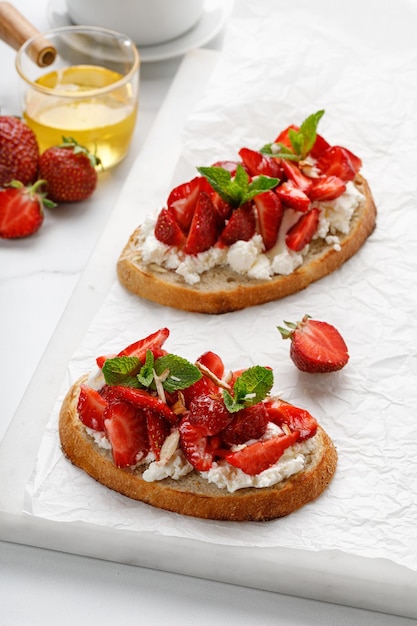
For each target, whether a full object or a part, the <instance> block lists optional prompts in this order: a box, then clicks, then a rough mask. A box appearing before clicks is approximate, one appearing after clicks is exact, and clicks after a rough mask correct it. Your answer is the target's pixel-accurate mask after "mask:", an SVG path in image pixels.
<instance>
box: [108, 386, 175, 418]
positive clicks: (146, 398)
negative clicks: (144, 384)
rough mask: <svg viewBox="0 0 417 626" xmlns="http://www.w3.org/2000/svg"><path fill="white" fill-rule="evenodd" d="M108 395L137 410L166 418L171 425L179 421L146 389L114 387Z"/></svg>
mask: <svg viewBox="0 0 417 626" xmlns="http://www.w3.org/2000/svg"><path fill="white" fill-rule="evenodd" d="M108 395H110V396H111V398H113V399H114V398H115V399H117V400H122V401H123V402H128V403H129V404H131V405H133V406H134V407H135V408H136V409H141V410H147V409H150V410H151V411H155V412H156V413H158V414H159V415H161V416H162V417H164V418H165V419H166V420H167V421H168V422H169V423H170V424H172V425H175V424H176V423H177V421H178V419H177V416H176V415H175V413H173V411H172V410H171V408H170V407H169V406H168V405H167V404H166V403H165V402H162V400H160V399H159V398H157V397H156V396H152V395H151V394H150V393H148V392H147V391H145V390H144V389H136V388H135V387H122V386H121V385H113V386H111V387H110V388H109V391H108Z"/></svg>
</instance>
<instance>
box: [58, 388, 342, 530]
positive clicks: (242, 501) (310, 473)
mask: <svg viewBox="0 0 417 626" xmlns="http://www.w3.org/2000/svg"><path fill="white" fill-rule="evenodd" d="M85 380H86V377H82V378H80V379H79V380H78V381H77V382H76V383H74V385H73V386H72V387H71V388H70V390H69V391H68V393H67V395H66V397H65V399H64V401H63V404H62V408H61V412H60V418H59V435H60V439H61V446H62V450H63V452H64V454H65V456H66V457H67V458H68V459H69V460H70V461H71V462H72V463H73V464H74V465H76V466H77V467H78V468H80V469H82V470H84V471H85V472H87V474H89V475H90V476H91V477H92V478H94V479H95V480H96V481H98V482H99V483H101V484H102V485H104V486H106V487H108V488H109V489H112V490H114V491H117V492H119V493H121V494H123V495H125V496H127V497H129V498H132V499H134V500H140V501H142V502H145V503H146V504H150V505H152V506H154V507H157V508H160V509H165V510H167V511H173V512H175V513H180V514H182V515H189V516H192V517H199V518H203V519H213V520H228V521H250V520H254V521H264V520H271V519H275V518H278V517H283V516H285V515H288V514H289V513H291V512H292V511H295V510H296V509H298V508H300V507H302V506H303V505H305V504H306V503H308V502H310V501H312V500H314V499H315V498H317V497H318V496H319V495H320V494H321V493H322V492H323V491H324V490H325V489H326V487H327V486H328V484H329V483H330V481H331V479H332V477H333V475H334V473H335V470H336V464H337V452H336V449H335V446H334V445H333V442H332V441H331V439H330V437H329V436H328V435H327V433H326V432H325V431H324V430H323V429H322V428H321V427H320V426H319V428H318V431H317V434H316V435H315V438H314V441H315V444H316V446H315V448H314V450H313V452H311V453H310V454H309V455H308V458H307V462H306V466H305V468H304V469H303V470H302V471H300V472H298V473H297V474H295V475H293V476H291V477H290V478H288V479H286V480H284V481H283V482H281V483H278V484H276V485H274V486H272V487H265V488H260V489H259V488H244V489H240V490H238V491H235V492H233V493H230V492H228V491H227V490H226V489H219V488H218V487H217V486H216V485H214V484H210V483H208V482H207V481H206V480H204V479H203V478H202V477H201V476H200V475H199V474H198V473H197V472H195V471H192V472H191V473H190V474H188V475H187V476H185V477H183V478H181V479H179V480H174V479H171V478H165V479H164V480H161V481H155V482H146V481H145V480H144V479H143V478H142V473H143V471H144V468H142V469H141V466H139V467H138V468H136V469H120V468H117V467H116V466H115V465H114V463H113V461H112V457H111V453H110V452H109V451H108V450H104V449H103V448H100V447H98V446H97V445H96V443H95V442H94V440H93V438H92V437H90V436H89V434H88V433H87V431H86V429H85V427H84V426H83V424H82V422H81V421H80V419H79V417H78V412H77V401H78V396H79V391H80V384H81V383H82V382H85Z"/></svg>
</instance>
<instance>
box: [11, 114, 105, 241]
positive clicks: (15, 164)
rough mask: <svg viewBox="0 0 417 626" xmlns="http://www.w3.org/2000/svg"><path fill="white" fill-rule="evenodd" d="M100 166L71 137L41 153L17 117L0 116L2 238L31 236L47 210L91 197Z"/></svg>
mask: <svg viewBox="0 0 417 626" xmlns="http://www.w3.org/2000/svg"><path fill="white" fill-rule="evenodd" d="M99 163H100V161H99V159H98V158H97V157H95V156H94V155H92V154H90V153H89V152H88V150H87V149H86V148H84V147H83V146H80V145H79V144H78V143H77V142H76V141H75V140H74V139H71V138H63V143H62V144H61V145H60V146H54V147H52V148H49V149H48V150H45V152H43V153H42V154H40V153H39V147H38V143H37V140H36V136H35V134H34V133H33V131H32V130H31V128H29V126H27V125H26V124H25V123H23V122H22V121H21V120H20V119H19V118H17V117H12V116H0V237H2V238H4V239H16V238H21V237H28V236H29V235H33V234H34V233H35V232H37V231H38V230H39V228H40V226H41V225H42V223H43V220H44V208H45V207H47V208H53V207H55V206H56V204H57V203H61V202H79V201H81V200H86V199H87V198H89V197H90V196H91V194H92V193H93V191H94V190H95V188H96V185H97V172H96V167H97V165H99Z"/></svg>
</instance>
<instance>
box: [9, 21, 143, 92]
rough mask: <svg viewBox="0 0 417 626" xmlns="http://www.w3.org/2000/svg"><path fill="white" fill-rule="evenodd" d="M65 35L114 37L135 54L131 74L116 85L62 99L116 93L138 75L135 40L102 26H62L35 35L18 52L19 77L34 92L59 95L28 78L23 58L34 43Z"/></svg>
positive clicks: (137, 56)
mask: <svg viewBox="0 0 417 626" xmlns="http://www.w3.org/2000/svg"><path fill="white" fill-rule="evenodd" d="M65 33H68V34H76V33H80V34H82V33H87V34H88V33H91V34H93V35H94V34H100V33H101V34H103V35H105V36H108V37H112V38H113V39H117V40H119V41H124V42H126V43H127V44H128V45H129V47H130V49H131V51H132V54H133V59H132V67H131V68H130V70H129V72H128V73H127V74H125V75H124V76H122V77H121V78H120V79H119V80H117V81H115V82H114V83H111V84H110V85H106V86H105V87H99V88H95V89H89V90H85V91H83V92H82V94H77V93H73V94H71V95H67V96H66V95H65V94H61V93H60V94H59V96H60V97H62V98H66V97H67V98H71V99H72V100H73V99H74V100H75V99H82V98H86V97H88V96H93V95H97V94H104V93H106V92H109V91H114V90H115V89H117V88H118V87H122V86H124V85H125V84H126V83H128V82H130V81H131V80H132V77H133V76H134V74H136V73H137V71H138V69H139V65H140V55H139V51H138V49H137V47H136V44H135V43H134V42H133V40H132V39H131V38H130V37H128V35H125V34H124V33H120V32H118V31H114V30H111V29H109V28H102V27H100V26H77V25H74V26H62V27H60V28H54V29H52V30H48V31H45V32H42V33H38V34H36V35H33V36H32V37H30V38H29V39H27V40H26V41H25V42H24V43H23V44H22V46H21V47H20V48H19V50H18V52H17V55H16V60H15V66H16V70H17V72H18V74H19V76H20V77H21V78H22V80H23V81H24V82H25V83H26V84H28V85H30V86H31V87H32V88H33V89H34V90H36V91H38V92H40V93H43V94H47V95H55V96H56V95H57V92H56V90H55V89H52V88H50V87H44V86H43V85H39V84H38V83H36V82H35V81H33V80H31V79H30V78H29V77H28V76H26V74H25V73H24V72H23V70H22V67H21V60H22V58H23V56H24V55H25V54H26V53H27V50H28V49H29V48H30V46H31V45H33V43H34V42H36V41H38V40H41V39H46V40H48V39H49V38H53V37H54V35H61V34H65ZM44 69H47V67H45V68H44Z"/></svg>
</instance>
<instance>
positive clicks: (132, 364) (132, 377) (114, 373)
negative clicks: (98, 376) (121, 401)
mask: <svg viewBox="0 0 417 626" xmlns="http://www.w3.org/2000/svg"><path fill="white" fill-rule="evenodd" d="M140 367H141V363H140V360H139V359H138V357H136V356H116V357H114V358H112V359H106V361H105V362H104V365H103V368H102V372H103V375H104V380H105V381H106V383H107V385H122V386H123V387H136V388H139V387H140V383H139V381H138V379H137V374H138V372H139V369H140Z"/></svg>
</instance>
